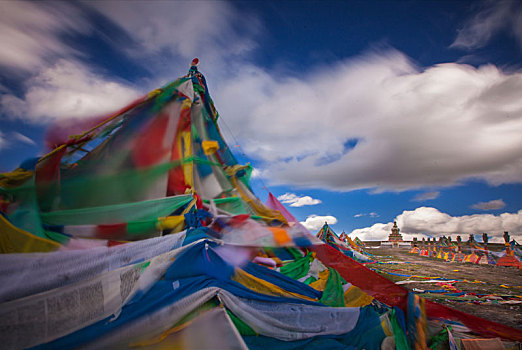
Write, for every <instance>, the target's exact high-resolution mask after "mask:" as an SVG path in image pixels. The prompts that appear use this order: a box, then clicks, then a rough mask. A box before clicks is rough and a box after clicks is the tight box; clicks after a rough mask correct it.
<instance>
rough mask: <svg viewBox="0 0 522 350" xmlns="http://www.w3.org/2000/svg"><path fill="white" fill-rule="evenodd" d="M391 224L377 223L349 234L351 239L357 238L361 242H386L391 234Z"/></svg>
mask: <svg viewBox="0 0 522 350" xmlns="http://www.w3.org/2000/svg"><path fill="white" fill-rule="evenodd" d="M392 226H393V223H387V224H382V223H377V224H373V225H372V226H370V227H365V228H359V229H355V230H353V231H352V232H351V233H350V236H351V237H359V239H361V240H363V241H386V240H388V236H389V235H390V233H391V229H392Z"/></svg>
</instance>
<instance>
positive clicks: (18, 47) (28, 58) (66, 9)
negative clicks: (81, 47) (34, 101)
mask: <svg viewBox="0 0 522 350" xmlns="http://www.w3.org/2000/svg"><path fill="white" fill-rule="evenodd" d="M90 30H91V27H90V25H89V24H88V22H87V21H86V20H85V18H84V17H83V16H82V14H81V12H80V11H79V9H78V8H77V7H75V6H74V5H71V4H69V3H66V2H53V3H43V2H30V1H0V47H1V48H2V50H0V65H2V66H6V67H9V68H14V69H21V70H31V69H34V68H37V67H41V66H45V65H46V64H47V63H46V62H47V60H48V59H50V58H51V57H55V56H63V55H80V54H81V53H80V52H79V51H76V50H74V49H72V48H71V46H69V45H66V44H65V43H64V42H63V41H62V40H61V39H60V36H63V35H65V34H70V33H71V32H73V33H87V32H89V31H90Z"/></svg>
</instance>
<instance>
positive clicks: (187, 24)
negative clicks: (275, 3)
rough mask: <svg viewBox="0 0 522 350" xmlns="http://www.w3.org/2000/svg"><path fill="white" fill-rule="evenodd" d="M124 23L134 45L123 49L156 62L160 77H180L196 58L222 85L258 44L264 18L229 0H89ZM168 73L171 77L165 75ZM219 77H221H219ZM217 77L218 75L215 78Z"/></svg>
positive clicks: (122, 24) (111, 16) (120, 22)
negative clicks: (235, 5) (236, 6)
mask: <svg viewBox="0 0 522 350" xmlns="http://www.w3.org/2000/svg"><path fill="white" fill-rule="evenodd" d="M85 4H86V5H87V6H91V7H92V8H94V9H96V10H97V11H99V12H100V13H102V14H103V15H105V16H106V17H107V18H109V19H110V20H112V21H113V22H114V23H116V24H117V25H118V26H120V27H121V28H122V29H123V30H124V31H125V32H126V33H127V34H128V36H129V37H130V38H132V40H133V41H134V45H129V44H127V43H126V44H125V45H121V43H119V42H117V43H116V44H117V45H118V49H119V50H120V51H122V52H125V53H126V54H127V55H128V56H129V57H131V58H134V59H135V60H137V61H138V60H139V61H140V62H141V63H143V62H146V63H147V66H149V67H150V66H154V71H152V70H151V73H152V74H153V75H157V74H158V70H161V76H157V77H156V80H160V81H162V83H163V82H166V79H172V78H176V77H178V76H179V75H180V69H182V72H184V71H185V70H188V68H189V64H190V62H191V60H192V59H193V58H194V57H198V58H199V59H200V62H201V66H202V71H203V72H205V75H206V76H207V78H208V81H209V82H212V84H216V83H215V82H214V81H215V80H221V79H222V78H224V77H226V76H227V75H228V74H229V71H232V70H235V69H236V66H239V65H241V64H242V61H243V60H244V59H246V58H247V57H249V55H250V54H251V52H252V51H253V50H254V49H255V48H256V47H257V46H258V44H257V40H256V39H257V36H258V35H259V33H261V32H262V31H263V27H262V24H261V21H260V20H259V19H258V18H257V17H255V16H253V15H250V14H249V13H247V12H241V13H239V12H238V10H237V9H236V8H235V7H234V6H233V5H232V4H230V3H228V2H224V1H131V2H125V3H122V2H121V1H97V2H92V1H90V2H86V3H85ZM165 77H168V78H165ZM217 77H219V78H217ZM215 78H217V79H215Z"/></svg>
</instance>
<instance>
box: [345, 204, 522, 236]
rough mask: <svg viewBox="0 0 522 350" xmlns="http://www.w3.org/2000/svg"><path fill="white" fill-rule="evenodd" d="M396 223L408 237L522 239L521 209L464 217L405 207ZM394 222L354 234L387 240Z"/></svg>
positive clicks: (354, 233) (354, 231)
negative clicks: (508, 237) (505, 235)
mask: <svg viewBox="0 0 522 350" xmlns="http://www.w3.org/2000/svg"><path fill="white" fill-rule="evenodd" d="M396 221H397V225H398V226H399V228H400V230H401V234H403V237H404V238H405V239H411V238H412V237H413V236H415V237H417V238H419V239H422V237H436V238H438V237H440V236H442V235H446V236H448V235H451V236H452V238H453V239H456V237H457V235H460V236H461V237H462V239H463V240H467V237H468V235H469V234H481V233H482V232H486V233H488V235H489V236H490V237H491V239H490V242H492V243H502V242H503V238H502V235H503V233H504V231H508V232H509V233H510V235H511V236H512V237H513V238H514V239H515V240H517V241H521V240H522V210H519V211H518V212H517V213H503V214H500V215H492V214H475V215H464V216H451V215H449V214H446V213H443V212H440V211H439V210H437V209H436V208H432V207H419V208H417V209H415V210H411V211H408V210H405V211H403V212H402V214H400V215H399V216H397V219H396ZM392 226H393V223H391V222H390V223H387V224H382V223H378V224H374V225H373V226H371V227H367V228H362V229H356V230H353V231H352V234H353V235H352V236H358V237H360V238H361V239H362V240H387V239H388V235H389V234H390V233H391V228H392Z"/></svg>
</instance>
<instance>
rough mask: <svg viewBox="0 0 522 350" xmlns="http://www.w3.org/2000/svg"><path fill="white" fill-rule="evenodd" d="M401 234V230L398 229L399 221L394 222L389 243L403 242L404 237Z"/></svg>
mask: <svg viewBox="0 0 522 350" xmlns="http://www.w3.org/2000/svg"><path fill="white" fill-rule="evenodd" d="M399 232H400V229H399V228H398V227H397V221H394V222H393V227H392V230H391V233H390V235H389V236H388V242H402V235H401V234H400V233H399Z"/></svg>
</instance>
